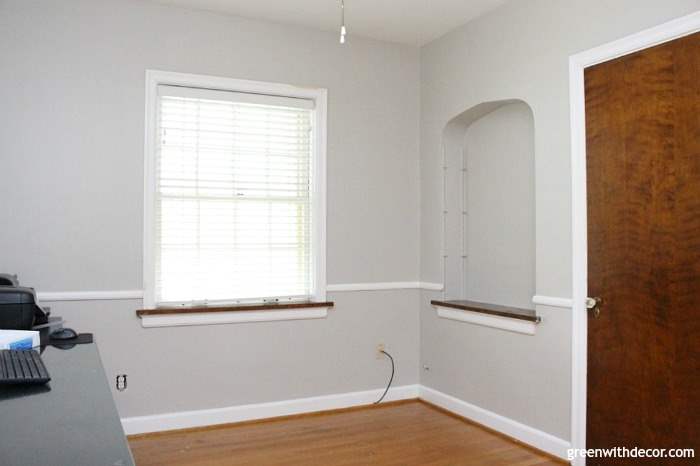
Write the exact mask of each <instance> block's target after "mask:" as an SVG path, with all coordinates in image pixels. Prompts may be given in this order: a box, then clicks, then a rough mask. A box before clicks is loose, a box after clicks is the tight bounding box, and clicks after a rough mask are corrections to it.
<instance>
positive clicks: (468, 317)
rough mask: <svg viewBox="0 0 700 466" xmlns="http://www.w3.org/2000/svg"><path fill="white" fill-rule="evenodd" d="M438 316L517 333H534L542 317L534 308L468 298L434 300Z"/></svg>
mask: <svg viewBox="0 0 700 466" xmlns="http://www.w3.org/2000/svg"><path fill="white" fill-rule="evenodd" d="M430 304H432V305H433V306H435V308H436V309H437V314H438V317H442V318H444V319H450V320H457V321H460V322H467V323H470V324H476V325H482V326H485V327H492V328H497V329H500V330H506V331H510V332H515V333H522V334H526V335H534V334H535V330H536V328H537V324H539V323H540V321H541V317H540V316H538V315H537V314H536V313H535V311H533V310H532V309H522V308H517V307H511V306H501V305H498V304H489V303H479V302H475V301H467V300H449V301H440V300H432V301H430Z"/></svg>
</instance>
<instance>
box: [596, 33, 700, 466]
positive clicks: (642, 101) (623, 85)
mask: <svg viewBox="0 0 700 466" xmlns="http://www.w3.org/2000/svg"><path fill="white" fill-rule="evenodd" d="M585 90H586V144H587V180H588V181H587V187H588V290H589V293H588V295H589V296H600V297H602V298H603V304H602V306H601V312H600V316H599V317H598V318H595V317H594V316H593V315H592V314H591V315H589V317H588V325H589V327H588V410H587V442H586V443H587V447H588V448H608V447H616V446H623V447H628V448H631V447H640V448H695V450H696V458H695V459H690V460H669V459H666V460H659V459H656V460H640V459H628V460H620V459H614V460H611V459H606V460H601V459H589V460H588V462H587V464H588V465H607V464H614V465H622V464H629V465H632V464H634V465H639V464H653V465H665V464H672V465H676V464H693V465H697V464H700V458H699V457H700V33H697V34H693V35H690V36H686V37H683V38H680V39H677V40H675V41H673V42H668V43H665V44H662V45H659V46H656V47H653V48H649V49H645V50H642V51H640V52H637V53H634V54H631V55H626V56H624V57H622V58H619V59H615V60H612V61H609V62H605V63H602V64H600V65H596V66H593V67H591V68H588V69H587V70H586V72H585Z"/></svg>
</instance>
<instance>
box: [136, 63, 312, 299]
mask: <svg viewBox="0 0 700 466" xmlns="http://www.w3.org/2000/svg"><path fill="white" fill-rule="evenodd" d="M148 78H149V79H147V81H148V83H147V84H148V87H149V88H148V90H147V92H148V95H147V102H148V109H147V133H148V134H147V135H146V136H147V143H146V146H147V150H146V209H145V221H146V225H145V235H144V236H145V241H146V243H145V251H146V253H145V255H144V283H145V290H144V291H145V305H146V306H147V307H152V306H178V305H185V306H187V305H208V304H228V303H250V302H265V301H268V300H272V301H274V300H279V301H280V302H286V301H306V300H323V299H325V296H324V294H325V276H324V275H325V257H324V255H325V240H324V238H325V231H324V230H325V212H324V207H325V199H324V196H325V183H324V175H325V174H324V157H325V151H324V147H323V146H324V142H325V121H324V119H325V91H323V90H308V89H299V88H294V87H291V86H285V85H278V84H266V83H258V82H251V81H239V80H229V79H222V78H209V77H202V76H193V75H179V74H173V73H162V72H149V75H148Z"/></svg>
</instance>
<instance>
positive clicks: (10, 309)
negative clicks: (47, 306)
mask: <svg viewBox="0 0 700 466" xmlns="http://www.w3.org/2000/svg"><path fill="white" fill-rule="evenodd" d="M48 318H49V313H48V312H47V311H45V310H44V309H42V308H41V307H39V303H38V302H37V299H36V292H35V291H34V288H28V287H24V286H20V285H19V281H18V280H17V276H16V275H10V274H0V329H11V330H30V329H31V328H32V327H34V326H36V325H43V324H46V323H47V322H48V320H49V319H48Z"/></svg>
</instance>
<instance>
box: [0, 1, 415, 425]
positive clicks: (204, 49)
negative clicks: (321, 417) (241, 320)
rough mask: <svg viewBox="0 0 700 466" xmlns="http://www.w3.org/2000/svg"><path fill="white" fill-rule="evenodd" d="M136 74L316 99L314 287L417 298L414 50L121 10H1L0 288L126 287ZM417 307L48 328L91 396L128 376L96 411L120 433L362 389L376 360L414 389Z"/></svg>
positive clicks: (155, 9)
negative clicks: (317, 93)
mask: <svg viewBox="0 0 700 466" xmlns="http://www.w3.org/2000/svg"><path fill="white" fill-rule="evenodd" d="M147 68H151V69H160V70H168V71H179V72H190V73H200V74H210V75H216V76H227V77H234V78H244V79H253V80H261V81H273V82H282V83H289V84H295V85H302V86H313V87H325V88H328V90H329V116H328V257H327V261H328V283H331V284H332V283H349V282H350V283H352V282H375V281H410V280H416V277H417V276H418V251H419V235H418V233H419V208H418V202H419V186H418V127H419V126H418V125H419V120H418V114H419V73H418V72H419V52H418V50H417V49H415V48H410V47H404V46H398V45H392V44H386V43H381V42H377V41H370V40H363V39H360V38H355V37H353V38H352V40H350V41H349V42H348V44H347V45H346V46H345V47H341V46H340V45H339V44H338V43H337V37H336V35H335V34H332V33H323V32H314V31H310V30H305V29H300V28H294V27H286V26H281V25H275V24H269V23H263V22H256V21H249V20H244V19H239V18H234V17H227V16H223V15H216V14H211V13H206V12H195V11H189V10H185V9H179V8H173V7H166V6H161V5H158V4H155V3H151V2H143V1H133V2H130V1H128V0H127V1H125V0H119V1H117V0H114V1H112V0H64V1H60V2H56V1H50V0H29V1H27V0H1V1H0V70H1V72H0V101H2V102H3V109H2V113H1V114H0V157H2V160H1V163H0V199H2V202H0V218H2V224H3V228H0V268H1V269H2V271H8V272H16V273H19V275H20V278H21V280H22V282H23V283H25V284H27V285H32V286H35V287H36V288H37V289H38V290H39V291H86V290H97V291H99V290H120V289H140V288H141V287H142V281H141V280H142V279H141V275H142V272H141V269H142V265H141V251H142V231H143V220H142V217H143V134H144V76H145V70H146V69H147ZM417 296H418V292H417V291H395V292H394V291H391V292H367V293H364V292H361V293H354V294H353V293H338V294H334V295H331V296H330V297H331V298H332V299H334V300H336V302H337V307H336V309H335V310H334V311H331V315H330V317H329V318H327V319H325V320H315V321H297V322H279V323H261V324H242V325H223V326H217V327H197V328H195V327H189V328H169V329H149V330H145V329H142V328H141V327H140V325H139V321H138V320H137V318H136V317H135V315H134V311H135V309H137V308H139V306H141V303H140V302H139V301H119V302H84V303H60V304H59V303H56V304H54V305H53V309H54V312H55V313H56V314H62V315H63V316H65V317H66V318H67V320H68V322H69V324H70V325H71V326H73V327H75V328H76V329H77V330H81V331H94V332H95V333H96V337H97V341H98V342H99V346H100V350H101V354H102V357H103V360H104V363H105V366H106V371H107V374H108V375H109V377H110V379H111V378H112V377H113V375H114V374H115V373H118V372H126V373H128V374H129V375H130V378H129V382H130V388H129V389H128V390H127V391H126V392H124V393H117V394H115V396H116V400H117V403H118V407H119V410H120V413H121V415H122V416H133V415H141V414H150V413H160V412H168V411H175V410H182V409H198V408H210V407H217V406H229V405H234V404H239V403H247V402H260V401H272V400H280V399H289V398H294V397H304V396H314V395H322V394H327V393H337V392H347V391H353V390H362V389H373V388H380V387H382V386H384V384H385V383H386V378H387V376H388V371H389V367H388V365H387V363H386V361H381V360H379V361H378V360H376V359H375V355H374V351H375V347H376V344H377V343H379V342H380V341H381V342H384V343H385V344H386V345H387V347H388V349H389V351H391V352H392V354H394V356H395V357H396V358H397V363H398V372H397V379H396V384H397V385H401V384H408V383H416V382H417V380H418V369H417V368H418V345H417V343H416V342H417V340H418V334H419V330H418V299H417ZM201 355H209V356H212V358H209V359H208V360H207V361H206V362H203V363H201V362H197V361H199V356H201ZM220 364H224V366H223V368H224V370H225V372H224V374H223V375H216V376H212V375H211V374H212V373H213V372H214V370H215V369H216V368H218V367H220ZM183 368H188V369H187V371H186V377H183V376H182V375H181V374H182V369H183ZM200 377H201V379H200Z"/></svg>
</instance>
